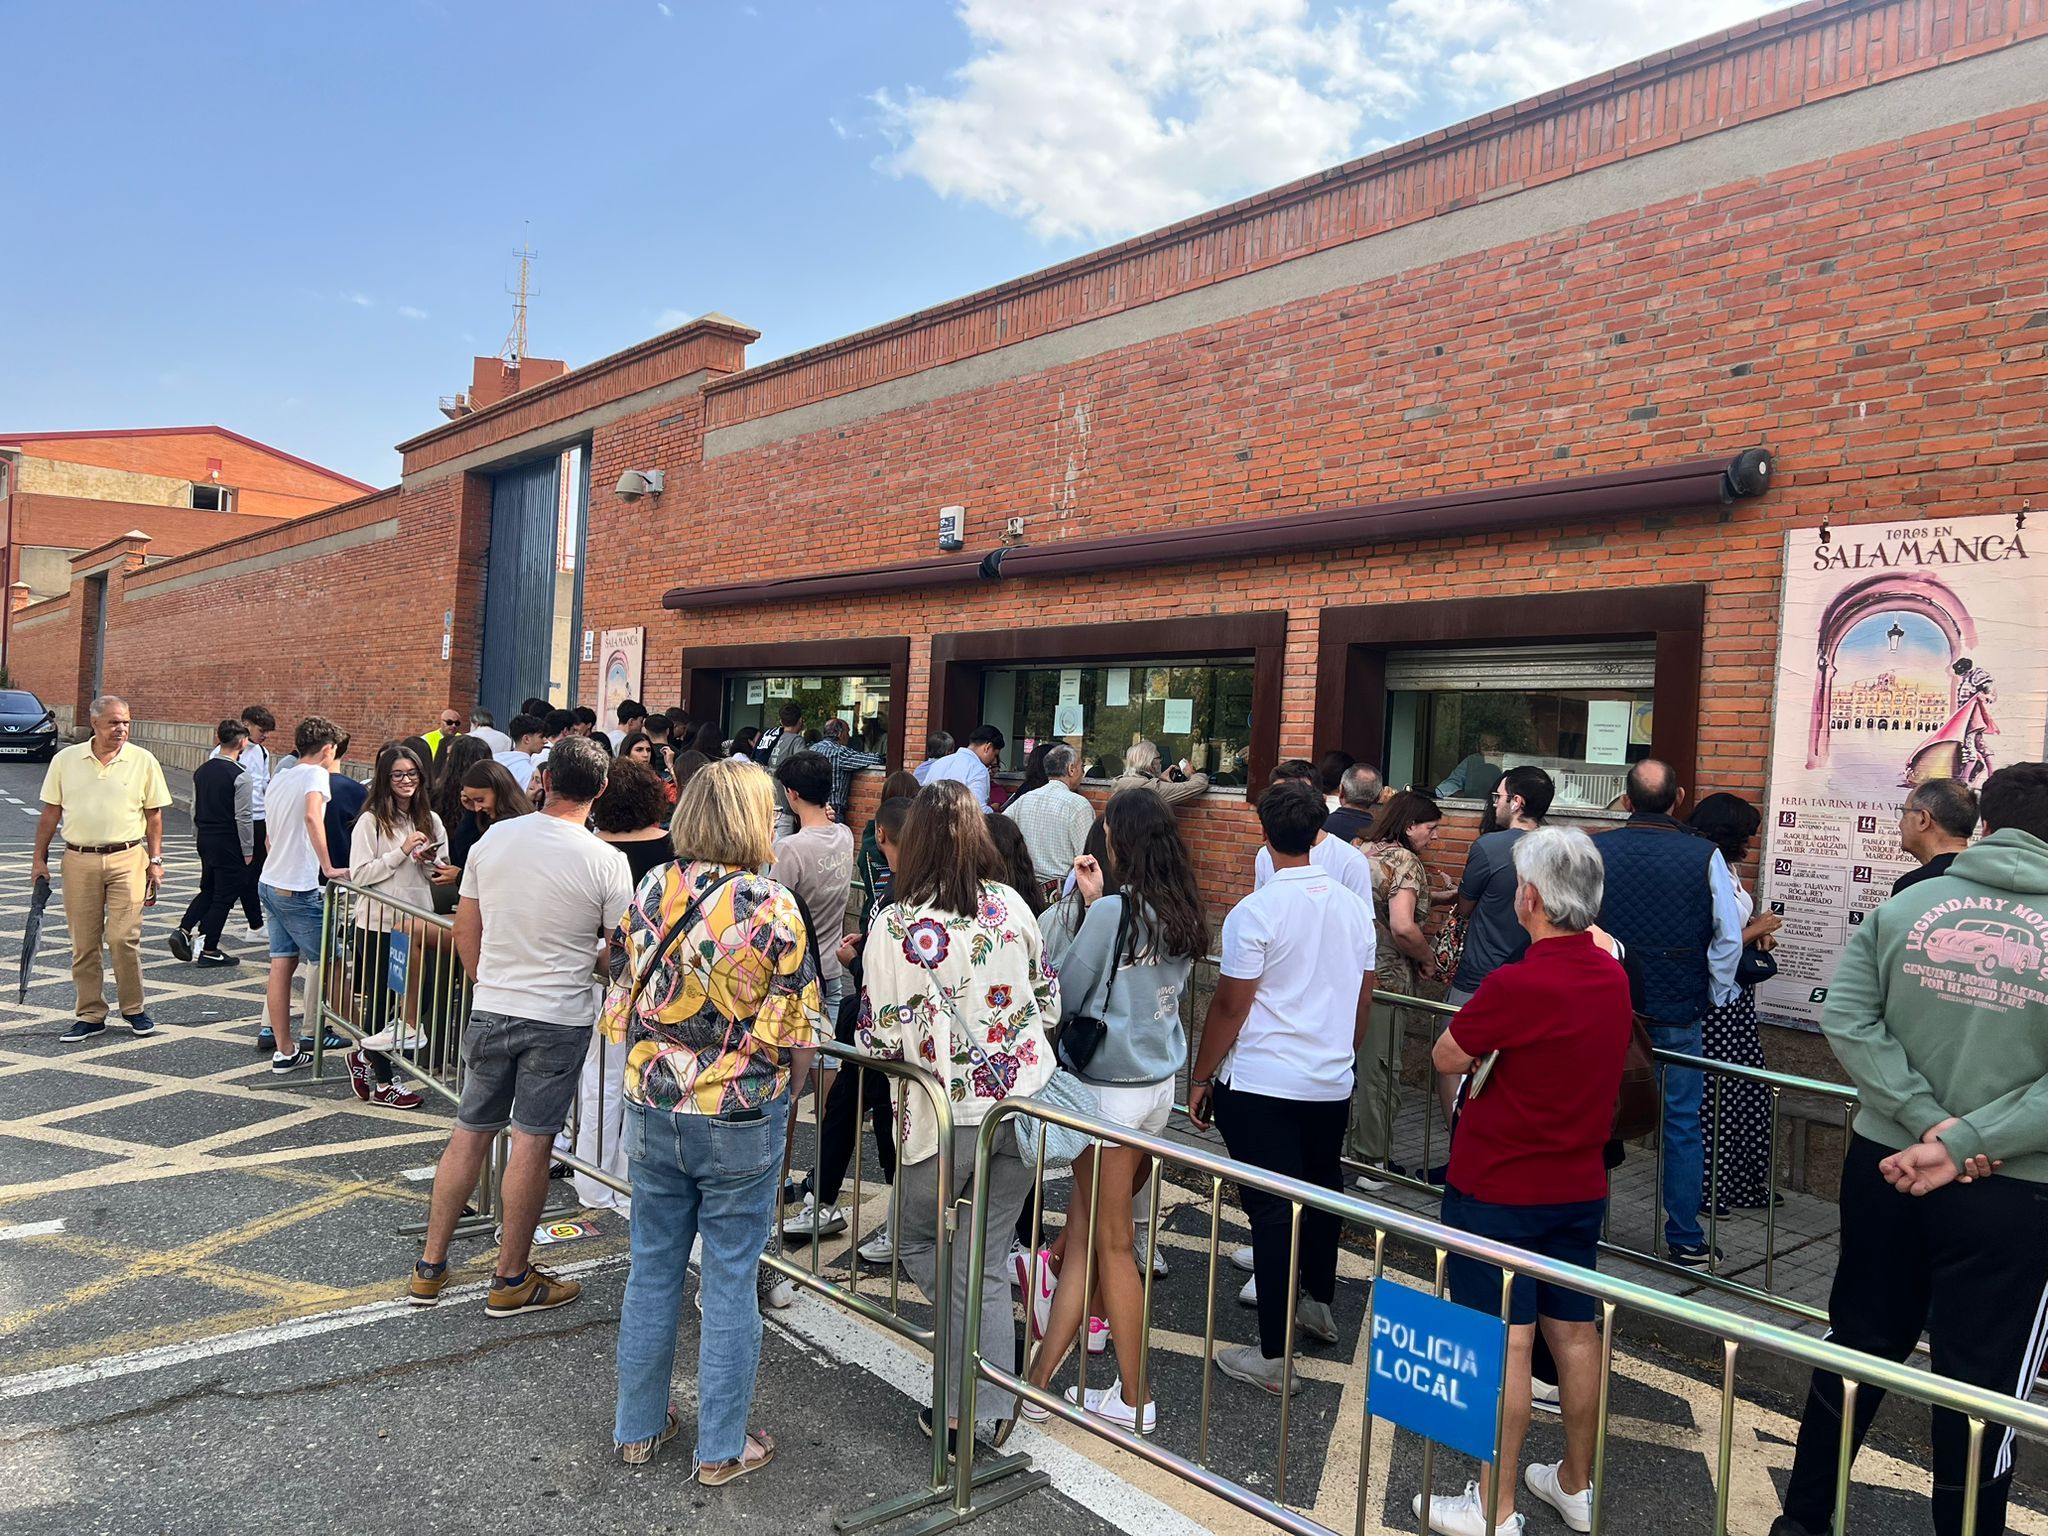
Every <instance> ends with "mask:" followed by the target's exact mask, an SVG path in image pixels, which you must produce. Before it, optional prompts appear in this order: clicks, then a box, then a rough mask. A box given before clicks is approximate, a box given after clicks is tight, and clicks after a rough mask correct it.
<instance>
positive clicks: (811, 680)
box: [804, 677, 825, 693]
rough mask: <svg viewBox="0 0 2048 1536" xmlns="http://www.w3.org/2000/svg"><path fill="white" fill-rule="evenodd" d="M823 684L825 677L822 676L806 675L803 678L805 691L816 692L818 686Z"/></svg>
mask: <svg viewBox="0 0 2048 1536" xmlns="http://www.w3.org/2000/svg"><path fill="white" fill-rule="evenodd" d="M824 686H825V679H823V678H822V677H807V678H805V679H804V692H805V693H816V692H817V691H818V690H819V689H820V688H822V687H824Z"/></svg>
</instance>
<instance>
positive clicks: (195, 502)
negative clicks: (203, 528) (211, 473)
mask: <svg viewBox="0 0 2048 1536" xmlns="http://www.w3.org/2000/svg"><path fill="white" fill-rule="evenodd" d="M201 491H212V492H213V493H214V494H215V495H216V496H218V497H219V498H220V505H218V506H213V507H202V506H200V505H199V493H200V492H201ZM185 500H186V501H188V502H189V503H191V510H192V511H194V512H232V511H234V510H235V488H234V487H233V486H231V485H217V484H215V483H214V482H212V481H210V480H194V481H193V482H192V490H191V493H190V494H189V495H187V496H186V498H185Z"/></svg>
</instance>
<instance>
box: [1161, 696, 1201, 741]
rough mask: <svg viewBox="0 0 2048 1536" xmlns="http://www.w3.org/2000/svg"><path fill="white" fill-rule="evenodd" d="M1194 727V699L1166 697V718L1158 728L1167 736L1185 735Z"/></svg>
mask: <svg viewBox="0 0 2048 1536" xmlns="http://www.w3.org/2000/svg"><path fill="white" fill-rule="evenodd" d="M1194 728H1195V701H1194V700H1193V699H1168V700H1167V701H1166V718H1165V719H1164V720H1162V721H1161V722H1160V725H1159V729H1160V730H1161V731H1163V732H1164V733H1165V734H1166V735H1168V736H1185V735H1187V734H1188V732H1190V731H1192V730H1193V729H1194Z"/></svg>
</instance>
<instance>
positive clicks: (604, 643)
mask: <svg viewBox="0 0 2048 1536" xmlns="http://www.w3.org/2000/svg"><path fill="white" fill-rule="evenodd" d="M646 643H647V631H646V630H644V629H608V630H606V631H605V632H604V633H603V634H601V635H599V636H598V647H597V654H598V658H599V661H598V684H597V692H598V705H597V718H598V721H599V723H600V724H602V725H610V724H611V723H612V722H613V721H614V720H616V719H618V718H619V706H620V705H621V704H623V703H624V702H625V701H626V700H628V699H637V698H639V697H640V660H641V653H642V651H643V650H644V649H645V647H646Z"/></svg>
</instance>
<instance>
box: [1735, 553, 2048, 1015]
mask: <svg viewBox="0 0 2048 1536" xmlns="http://www.w3.org/2000/svg"><path fill="white" fill-rule="evenodd" d="M2028 537H2029V536H2028V534H2027V533H2025V532H2022V531H2021V530H2020V529H2019V528H2018V527H2017V526H2016V524H2015V520H2014V519H2013V517H2012V516H2011V515H2010V514H1999V515H1993V516H1980V517H1963V518H1950V519H1943V520H1940V521H1929V522H1916V523H1866V524H1860V525H1855V526H1850V527H1843V528H1837V529H1834V530H1833V531H1832V536H1831V537H1830V538H1829V539H1827V540H1826V541H1825V542H1824V541H1823V540H1822V539H1821V536H1820V530H1819V529H1817V528H1802V529H1797V530H1794V531H1793V532H1791V533H1789V534H1787V535H1786V540H1785V590H1784V602H1783V607H1782V609H1781V612H1780V619H1779V626H1778V666H1777V690H1776V700H1775V702H1776V707H1777V726H1776V731H1775V733H1774V738H1773V742H1772V752H1771V792H1770V806H1769V809H1768V811H1767V813H1766V815H1765V817H1764V841H1763V850H1762V880H1761V881H1760V882H1759V884H1760V886H1761V894H1760V898H1759V899H1760V900H1762V901H1764V902H1767V903H1768V904H1769V906H1770V909H1771V910H1772V911H1775V912H1777V913H1778V914H1779V915H1780V916H1782V917H1783V918H1784V919H1785V925H1784V927H1783V929H1782V930H1780V932H1779V936H1778V939H1779V942H1778V949H1777V961H1778V975H1777V977H1776V979H1775V980H1773V981H1769V982H1766V983H1765V984H1764V985H1763V986H1761V987H1759V988H1758V989H1757V1010H1758V1012H1759V1014H1761V1015H1762V1016H1763V1017H1764V1018H1766V1019H1769V1020H1771V1021H1773V1022H1776V1023H1781V1024H1803V1025H1816V1024H1818V1023H1819V1022H1820V1015H1821V1010H1822V1008H1823V1007H1824V1006H1825V1005H1826V1002H1827V988H1828V982H1829V980H1830V978H1831V977H1832V976H1833V974H1834V962H1835V957H1836V956H1837V955H1839V954H1840V953H1841V950H1842V946H1843V945H1845V944H1846V943H1848V941H1849V937H1850V935H1851V934H1852V933H1854V931H1855V930H1856V928H1857V927H1858V926H1859V925H1860V924H1861V923H1862V921H1863V919H1864V916H1865V915H1866V914H1867V913H1869V912H1870V911H1871V910H1872V909H1873V908H1875V907H1876V906H1877V905H1878V904H1879V903H1881V902H1882V901H1884V900H1885V898H1886V897H1888V896H1889V895H1890V894H1891V888H1892V882H1893V881H1894V880H1896V879H1897V878H1898V877H1899V876H1900V875H1902V874H1904V873H1905V872H1906V871H1907V870H1909V869H1911V868H1912V867H1913V860H1912V859H1911V858H1909V857H1908V856H1907V855H1906V853H1905V852H1904V850H1903V849H1901V848H1900V847H1899V809H1900V806H1901V805H1902V804H1903V802H1904V800H1905V797H1906V794H1907V793H1908V791H1909V790H1910V789H1911V788H1912V786H1913V785H1915V784H1917V783H1920V782H1921V781H1923V780H1926V779H1933V778H1959V779H1963V780H1964V781H1966V782H1968V783H1969V784H1971V785H1972V786H1973V787H1975V786H1978V785H1981V784H1982V783H1983V781H1984V779H1985V778H1986V777H1988V776H1989V774H1990V773H1991V772H1992V771H1993V770H1994V769H1996V768H1997V767H1998V766H1999V765H2000V764H2003V763H2009V762H2021V761H2028V760H2038V759H2040V758H2041V757H2042V756H2043V755H2044V750H2043V747H2044V737H2048V647H2044V646H2043V645H2042V644H2041V643H2040V625H2041V618H2042V615H2043V613H2044V612H2048V565H2044V564H2043V563H2042V562H2041V561H2039V560H2036V559H2034V558H2033V557H2032V552H2031V551H2030V550H2029V548H2028Z"/></svg>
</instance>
